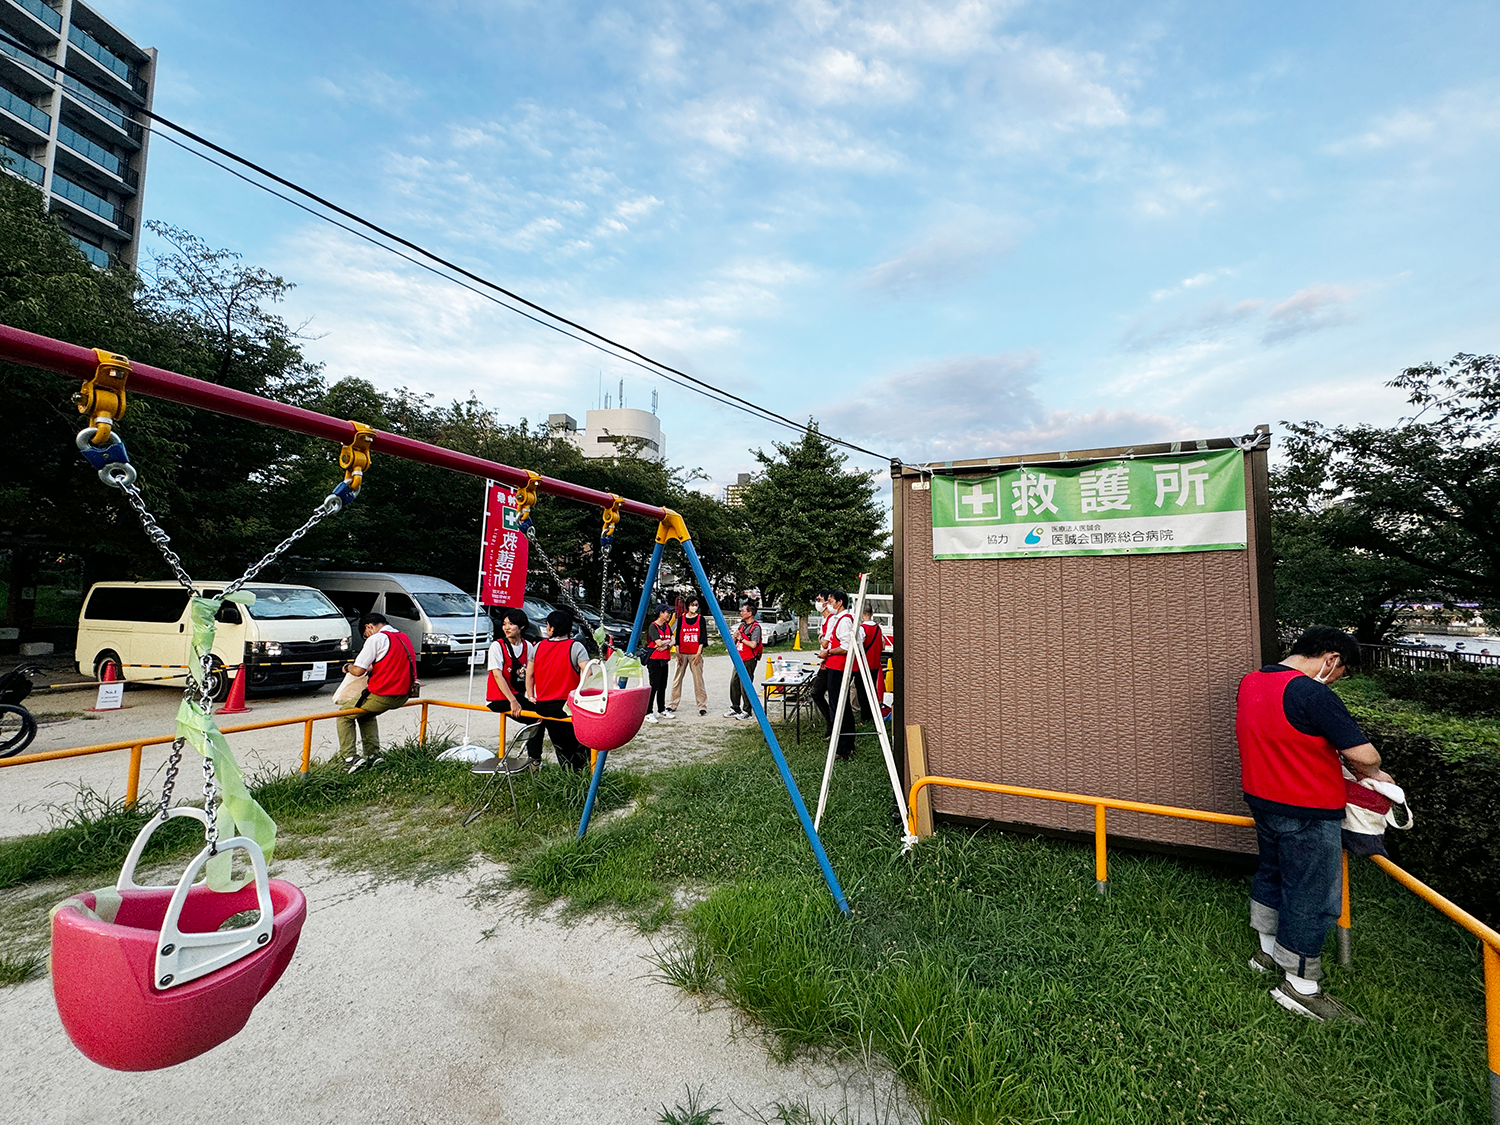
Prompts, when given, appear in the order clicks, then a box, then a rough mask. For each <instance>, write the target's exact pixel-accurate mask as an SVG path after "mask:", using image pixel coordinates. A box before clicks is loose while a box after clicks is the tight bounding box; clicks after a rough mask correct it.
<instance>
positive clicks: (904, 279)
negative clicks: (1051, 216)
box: [857, 220, 1016, 297]
mask: <svg viewBox="0 0 1500 1125" xmlns="http://www.w3.org/2000/svg"><path fill="white" fill-rule="evenodd" d="M1015 242H1016V240H1015V236H1014V235H1013V234H1012V233H1011V232H1010V231H1008V230H1005V229H1001V228H999V227H997V226H995V225H994V224H992V223H988V222H985V221H983V220H976V221H975V222H974V223H973V224H972V225H970V224H953V225H948V226H944V227H942V228H940V229H938V230H936V231H933V232H932V233H930V234H929V235H927V237H925V238H924V239H922V241H920V242H918V243H917V244H916V245H914V246H911V247H908V248H907V249H906V250H903V251H902V252H901V253H900V254H898V255H896V256H895V257H894V258H891V259H889V260H888V261H884V262H881V263H880V264H879V265H877V266H875V267H873V268H872V269H870V270H869V271H867V272H866V273H865V274H864V275H863V276H862V277H861V278H860V279H859V281H858V283H857V284H858V287H859V288H860V289H863V290H866V291H868V292H872V293H878V294H882V295H884V296H891V297H895V296H904V295H906V294H908V293H910V292H912V291H913V290H918V291H921V290H926V291H935V290H943V289H948V288H951V287H952V286H954V285H957V284H959V283H961V282H964V281H968V280H971V279H972V278H975V277H978V276H980V275H981V274H983V273H984V272H985V271H986V270H988V269H989V268H990V267H991V266H993V265H994V264H995V263H996V262H998V261H999V260H1000V259H1001V258H1003V257H1004V256H1005V255H1006V254H1008V253H1010V251H1011V250H1012V249H1014V247H1015Z"/></svg>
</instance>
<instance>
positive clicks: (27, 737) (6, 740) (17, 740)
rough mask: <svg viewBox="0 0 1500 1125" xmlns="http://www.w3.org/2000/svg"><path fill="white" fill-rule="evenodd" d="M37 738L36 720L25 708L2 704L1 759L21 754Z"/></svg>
mask: <svg viewBox="0 0 1500 1125" xmlns="http://www.w3.org/2000/svg"><path fill="white" fill-rule="evenodd" d="M35 737H36V719H34V718H32V716H31V712H30V711H28V710H26V708H24V707H13V706H11V705H10V704H9V703H0V758H9V757H10V756H11V755H12V754H19V753H20V752H21V751H22V750H24V749H26V747H28V746H30V745H31V740H32V739H33V738H35Z"/></svg>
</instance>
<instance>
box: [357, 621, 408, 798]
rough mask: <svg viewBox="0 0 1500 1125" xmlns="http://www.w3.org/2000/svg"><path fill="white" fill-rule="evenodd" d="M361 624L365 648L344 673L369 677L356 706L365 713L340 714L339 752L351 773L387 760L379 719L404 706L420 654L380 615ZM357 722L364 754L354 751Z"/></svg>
mask: <svg viewBox="0 0 1500 1125" xmlns="http://www.w3.org/2000/svg"><path fill="white" fill-rule="evenodd" d="M360 625H361V627H362V628H363V629H364V632H365V647H364V648H362V649H360V650H359V655H358V656H356V657H355V658H354V663H352V664H346V665H344V671H345V672H350V673H352V674H354V675H356V676H363V675H365V674H366V673H368V674H369V677H370V681H369V684H368V685H367V686H366V687H365V691H364V694H363V695H361V696H360V697H359V702H358V703H357V704H355V706H356V707H358V708H359V710H361V711H363V712H364V714H363V715H361V716H360V717H359V718H358V719H356V718H355V717H354V716H353V715H340V716H339V719H338V729H339V752H340V753H341V754H343V756H344V764H345V765H347V766H348V767H349V772H350V773H353V772H354V771H355V770H361V769H364V768H365V767H366V766H375V765H379V764H380V763H381V762H383V761H385V759H384V758H382V757H381V756H380V720H379V719H377V718H376V716H377V715H379V714H381V712H383V711H394V710H395V709H396V708H398V707H405V706H406V701H407V699H408V698H409V697H410V696H411V689H412V687H413V685H415V684H416V682H417V653H416V650H415V649H414V648H412V645H411V639H410V638H409V637H408V636H407V635H406V634H405V633H403V632H401V630H399V629H392V628H391V627H390V625H389V624H388V623H387V622H386V619H385V618H384V617H382V616H381V615H380V614H378V613H367V614H365V615H364V617H362V618H360ZM356 723H358V725H359V740H360V742H361V743H362V744H363V746H364V753H363V754H361V753H359V752H357V751H356V750H355V748H354V727H355V724H356Z"/></svg>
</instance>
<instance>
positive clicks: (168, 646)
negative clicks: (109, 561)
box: [76, 582, 353, 698]
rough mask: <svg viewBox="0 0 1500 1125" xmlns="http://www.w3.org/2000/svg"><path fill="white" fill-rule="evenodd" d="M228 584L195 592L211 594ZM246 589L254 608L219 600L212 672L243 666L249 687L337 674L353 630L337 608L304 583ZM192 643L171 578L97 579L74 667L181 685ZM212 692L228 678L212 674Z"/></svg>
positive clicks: (314, 681)
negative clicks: (108, 668) (113, 669)
mask: <svg viewBox="0 0 1500 1125" xmlns="http://www.w3.org/2000/svg"><path fill="white" fill-rule="evenodd" d="M226 585H227V583H224V582H217V583H214V582H206V583H204V584H203V585H202V586H201V587H200V589H202V590H203V592H204V593H205V594H206V595H207V596H209V597H217V596H218V595H219V594H220V593H222V592H223V590H224V587H225V586H226ZM245 591H246V592H247V593H251V594H254V595H255V604H254V605H251V606H243V605H238V604H236V603H234V602H225V603H224V605H223V606H221V607H220V609H219V619H218V629H217V630H216V631H215V633H214V645H213V656H214V666H215V668H216V669H223V668H225V667H229V668H232V667H234V666H235V665H236V664H240V663H243V664H244V665H245V669H246V671H247V673H248V675H249V678H248V679H247V680H246V681H245V686H246V688H247V689H270V688H298V687H307V688H314V689H316V688H319V687H322V686H323V684H324V683H326V682H327V681H328V680H337V679H338V678H339V677H340V674H341V673H340V671H339V669H340V666H341V665H342V664H343V663H344V662H345V661H347V660H349V658H350V657H351V656H352V655H353V635H352V633H351V632H350V630H349V623H348V622H347V621H346V620H344V615H343V614H342V613H340V612H339V610H338V607H337V606H335V605H334V604H333V603H332V602H330V601H329V600H328V599H327V598H325V597H324V596H323V595H322V594H320V593H318V591H317V590H314V589H312V588H310V587H308V586H288V585H283V584H281V583H275V582H259V583H256V584H255V585H252V586H246V587H245ZM191 640H192V622H191V621H190V620H189V617H188V592H187V591H186V590H185V589H183V588H182V586H180V585H178V584H177V583H176V582H96V583H95V584H94V585H93V587H92V588H91V589H90V590H89V594H88V597H87V598H85V599H84V602H83V608H82V609H81V610H80V611H79V614H78V644H77V648H76V658H77V661H78V671H79V672H81V673H82V674H83V675H85V676H87V675H90V674H92V675H93V676H94V678H95V679H98V678H100V676H101V675H102V674H103V671H104V666H105V665H106V664H114V665H115V667H116V669H117V673H116V674H117V675H120V676H122V678H124V679H126V680H137V681H139V680H150V681H154V682H156V683H161V684H168V685H172V684H175V685H177V686H178V687H181V686H183V685H184V684H185V683H186V676H187V673H186V669H187V665H188V659H189V653H188V646H189V644H190V642H191ZM177 669H181V670H182V671H181V672H180V673H179V674H177V675H173V671H174V670H177ZM214 689H215V694H216V695H217V696H218V697H219V698H223V697H224V696H226V695H227V694H228V691H229V682H228V679H227V677H224V676H218V677H217V682H216V683H215V685H214Z"/></svg>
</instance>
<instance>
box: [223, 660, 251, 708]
mask: <svg viewBox="0 0 1500 1125" xmlns="http://www.w3.org/2000/svg"><path fill="white" fill-rule="evenodd" d="M223 674H224V675H228V674H229V669H228V668H226V669H224V672H223ZM252 710H254V708H252V707H246V706H245V666H244V665H243V664H241V665H239V666H238V667H236V668H235V669H234V680H233V681H232V682H231V683H230V685H229V699H228V700H227V701H226V702H225V704H224V706H222V707H220V708H219V714H221V715H243V714H245V713H246V712H248V711H252Z"/></svg>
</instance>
